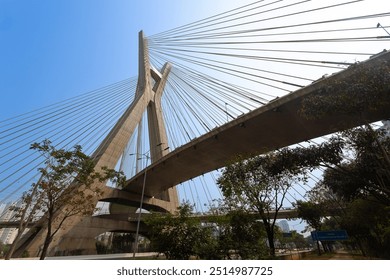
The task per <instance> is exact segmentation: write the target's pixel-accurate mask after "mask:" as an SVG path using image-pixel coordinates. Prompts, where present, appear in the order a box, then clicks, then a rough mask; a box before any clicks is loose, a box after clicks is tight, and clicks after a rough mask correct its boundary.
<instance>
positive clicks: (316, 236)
mask: <svg viewBox="0 0 390 280" xmlns="http://www.w3.org/2000/svg"><path fill="white" fill-rule="evenodd" d="M311 238H312V239H313V240H314V241H317V240H318V241H337V240H347V239H348V234H347V231H345V230H328V231H312V232H311Z"/></svg>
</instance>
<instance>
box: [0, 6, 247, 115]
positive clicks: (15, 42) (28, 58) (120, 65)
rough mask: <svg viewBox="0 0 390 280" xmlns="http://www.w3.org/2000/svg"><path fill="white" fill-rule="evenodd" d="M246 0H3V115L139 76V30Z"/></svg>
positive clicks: (147, 30)
mask: <svg viewBox="0 0 390 280" xmlns="http://www.w3.org/2000/svg"><path fill="white" fill-rule="evenodd" d="M247 2H251V1H242V0H241V1H223V0H219V1H216V0H214V1H209V0H186V1H183V0H164V1H157V0H149V1H144V0H110V1H108V0H56V1H52V0H34V1H31V0H18V1H17V0H0V98H1V99H0V100H1V102H0V120H3V119H6V118H9V117H12V116H15V115H19V114H21V113H24V112H27V111H31V110H33V109H36V108H40V107H43V106H45V105H50V104H52V103H54V102H57V101H61V100H64V99H66V98H68V97H71V96H76V95H79V94H82V93H84V92H87V91H90V90H94V89H97V88H99V87H102V86H105V85H108V84H111V83H114V82H117V81H120V80H123V79H126V78H129V77H133V76H136V75H137V63H138V62H137V55H138V53H137V47H138V37H137V36H138V32H139V31H140V30H144V31H145V34H146V35H153V34H156V33H158V32H162V31H165V30H168V29H170V28H174V27H178V26H181V25H183V24H186V23H190V22H193V21H195V20H198V19H202V18H204V17H206V16H211V15H214V14H216V13H218V12H221V11H224V10H226V9H228V8H232V7H235V6H240V5H242V4H243V3H247Z"/></svg>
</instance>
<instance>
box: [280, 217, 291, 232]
mask: <svg viewBox="0 0 390 280" xmlns="http://www.w3.org/2000/svg"><path fill="white" fill-rule="evenodd" d="M277 225H278V227H280V229H281V230H282V232H290V226H289V225H288V222H287V220H281V221H279V222H277Z"/></svg>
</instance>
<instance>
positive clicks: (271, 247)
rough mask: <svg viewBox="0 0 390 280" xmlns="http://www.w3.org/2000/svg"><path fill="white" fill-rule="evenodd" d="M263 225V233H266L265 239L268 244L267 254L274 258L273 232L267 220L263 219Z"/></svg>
mask: <svg viewBox="0 0 390 280" xmlns="http://www.w3.org/2000/svg"><path fill="white" fill-rule="evenodd" d="M263 223H264V226H265V231H266V232H267V239H268V244H269V253H270V255H271V257H275V244H274V232H273V230H272V228H271V225H270V223H269V222H268V221H267V219H263Z"/></svg>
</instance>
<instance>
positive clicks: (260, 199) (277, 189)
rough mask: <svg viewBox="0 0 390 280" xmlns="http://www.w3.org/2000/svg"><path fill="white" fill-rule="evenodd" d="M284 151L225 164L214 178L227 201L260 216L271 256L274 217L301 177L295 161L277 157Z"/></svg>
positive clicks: (284, 152) (282, 154)
mask: <svg viewBox="0 0 390 280" xmlns="http://www.w3.org/2000/svg"><path fill="white" fill-rule="evenodd" d="M287 153H288V151H287V150H282V151H280V152H277V153H276V152H274V153H269V154H267V155H263V156H257V157H254V158H250V159H246V160H240V161H237V162H236V163H233V164H230V165H228V166H227V167H226V168H225V169H224V170H223V172H222V175H221V177H220V178H219V179H218V185H219V187H220V188H221V190H222V192H223V194H224V196H225V198H227V199H228V201H232V202H233V203H234V204H236V205H238V207H241V208H242V209H245V210H246V211H247V212H248V213H252V214H257V215H258V218H259V219H261V221H262V223H263V226H264V228H265V231H266V233H267V239H268V243H269V248H270V255H271V256H272V257H273V256H275V244H274V233H275V232H274V228H275V222H276V217H277V215H278V212H279V210H280V209H281V208H282V206H283V202H284V199H285V197H286V194H287V192H288V190H289V189H290V188H291V186H292V185H293V184H294V183H295V182H297V181H298V180H302V178H301V177H299V176H298V175H299V172H300V171H301V170H300V169H299V168H298V166H297V165H295V164H293V163H292V161H289V162H285V161H283V160H280V159H281V158H283V157H284V156H285V155H286V154H287ZM289 163H292V164H289ZM287 164H289V166H288V167H287Z"/></svg>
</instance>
